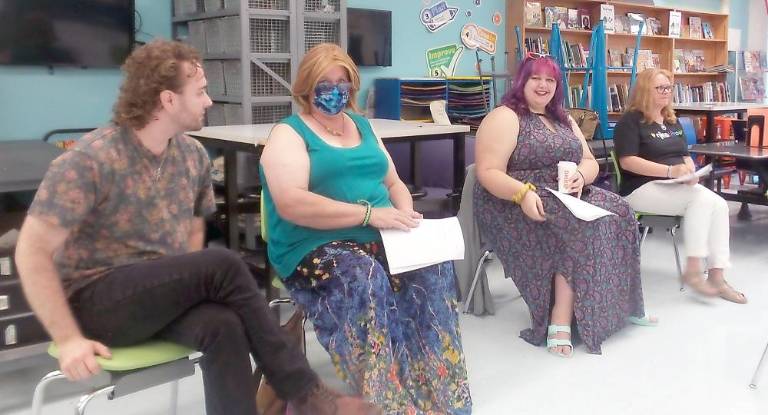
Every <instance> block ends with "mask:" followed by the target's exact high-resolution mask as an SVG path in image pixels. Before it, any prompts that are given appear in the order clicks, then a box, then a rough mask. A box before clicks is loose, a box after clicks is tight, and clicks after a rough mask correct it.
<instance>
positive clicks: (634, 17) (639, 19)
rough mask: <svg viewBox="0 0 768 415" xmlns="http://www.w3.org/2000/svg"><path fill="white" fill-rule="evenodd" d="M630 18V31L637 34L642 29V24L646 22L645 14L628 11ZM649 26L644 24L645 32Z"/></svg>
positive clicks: (644, 32)
mask: <svg viewBox="0 0 768 415" xmlns="http://www.w3.org/2000/svg"><path fill="white" fill-rule="evenodd" d="M627 18H628V19H629V33H630V34H633V35H636V34H637V33H638V32H639V31H640V24H644V23H645V16H643V15H642V13H627ZM647 29H648V27H647V26H643V34H646V30H647Z"/></svg>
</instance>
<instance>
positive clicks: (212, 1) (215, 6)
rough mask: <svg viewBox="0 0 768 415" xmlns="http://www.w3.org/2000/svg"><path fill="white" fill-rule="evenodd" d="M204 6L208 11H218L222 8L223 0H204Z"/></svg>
mask: <svg viewBox="0 0 768 415" xmlns="http://www.w3.org/2000/svg"><path fill="white" fill-rule="evenodd" d="M203 7H204V9H205V11H206V12H216V11H219V10H221V8H222V2H221V0H203Z"/></svg>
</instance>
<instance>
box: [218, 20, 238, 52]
mask: <svg viewBox="0 0 768 415" xmlns="http://www.w3.org/2000/svg"><path fill="white" fill-rule="evenodd" d="M217 20H219V28H220V30H221V35H222V42H223V44H222V47H223V49H222V52H225V53H240V17H239V16H230V17H223V18H221V19H217Z"/></svg>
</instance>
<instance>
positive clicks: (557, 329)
mask: <svg viewBox="0 0 768 415" xmlns="http://www.w3.org/2000/svg"><path fill="white" fill-rule="evenodd" d="M557 333H568V335H570V334H571V327H570V326H558V325H556V324H551V325H549V326H548V327H547V336H553V335H555V334H557ZM559 346H568V347H570V348H571V352H570V353H568V354H565V353H562V352H557V351H555V350H554V348H555V347H559ZM547 350H549V352H550V353H552V354H554V355H556V356H560V357H565V358H569V357H571V356H573V344H572V343H571V339H555V338H553V337H547Z"/></svg>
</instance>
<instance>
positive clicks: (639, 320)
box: [627, 314, 659, 327]
mask: <svg viewBox="0 0 768 415" xmlns="http://www.w3.org/2000/svg"><path fill="white" fill-rule="evenodd" d="M627 321H628V322H630V323H632V324H634V325H637V326H648V327H653V326H658V325H659V319H658V318H656V320H651V316H649V315H648V314H646V315H644V316H642V317H635V316H629V317H627Z"/></svg>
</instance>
